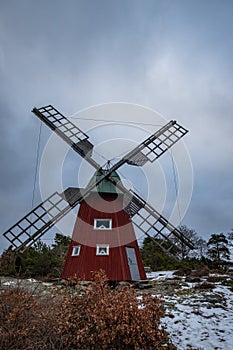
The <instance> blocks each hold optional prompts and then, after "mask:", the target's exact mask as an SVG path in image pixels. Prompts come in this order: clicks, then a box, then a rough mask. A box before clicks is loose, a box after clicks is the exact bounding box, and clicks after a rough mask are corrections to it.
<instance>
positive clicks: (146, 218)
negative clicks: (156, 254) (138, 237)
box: [118, 184, 194, 258]
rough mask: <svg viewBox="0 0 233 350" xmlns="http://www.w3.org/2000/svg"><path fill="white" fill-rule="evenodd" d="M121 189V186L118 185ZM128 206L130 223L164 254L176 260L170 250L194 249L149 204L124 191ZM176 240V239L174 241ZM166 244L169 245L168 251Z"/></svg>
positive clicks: (190, 242)
mask: <svg viewBox="0 0 233 350" xmlns="http://www.w3.org/2000/svg"><path fill="white" fill-rule="evenodd" d="M118 187H120V188H121V185H120V184H118ZM124 199H125V200H126V202H127V203H128V205H127V206H126V207H125V211H126V212H127V213H128V214H129V215H130V216H131V218H132V222H133V223H134V224H135V226H137V227H138V228H139V229H140V230H141V231H142V232H143V233H144V234H145V235H146V236H148V237H150V238H151V239H152V240H153V241H154V242H155V243H156V244H157V245H158V246H159V247H160V248H161V249H162V250H163V251H164V252H165V253H166V254H168V255H169V256H172V257H173V258H176V256H175V255H174V254H172V253H171V249H172V248H175V249H176V250H179V251H180V252H181V251H182V248H183V246H186V247H188V248H189V249H194V245H193V243H192V241H191V240H190V239H188V238H187V237H185V236H184V235H183V234H182V233H181V232H180V231H179V230H178V229H177V228H176V227H175V226H174V225H172V224H171V223H170V222H169V221H168V220H167V219H166V218H164V217H163V216H162V215H161V214H160V213H159V212H157V211H156V210H155V209H154V208H153V207H152V206H151V205H150V204H148V203H147V202H145V201H144V200H143V199H142V198H141V197H140V196H139V195H138V194H136V193H135V192H133V191H128V190H126V191H125V198H124ZM174 238H176V239H174ZM167 242H169V243H170V247H169V249H167V248H166V247H165V246H167Z"/></svg>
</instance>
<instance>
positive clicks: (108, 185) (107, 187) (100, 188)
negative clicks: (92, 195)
mask: <svg viewBox="0 0 233 350" xmlns="http://www.w3.org/2000/svg"><path fill="white" fill-rule="evenodd" d="M101 176H102V173H101V172H100V171H98V170H97V171H96V172H95V174H94V175H93V176H92V178H91V180H90V181H89V183H88V186H90V185H92V184H94V183H95V182H96V181H98V179H99V178H100V177H101ZM111 177H113V178H114V180H115V181H116V182H119V181H121V179H120V177H119V175H118V174H117V173H116V172H115V171H113V172H112V173H111ZM91 192H99V193H118V194H120V193H121V194H122V191H121V190H120V189H119V188H117V187H116V186H115V185H114V184H113V183H112V182H111V181H109V180H107V179H104V180H103V181H101V182H100V183H99V184H98V185H97V186H95V187H94V188H93V189H92V190H91Z"/></svg>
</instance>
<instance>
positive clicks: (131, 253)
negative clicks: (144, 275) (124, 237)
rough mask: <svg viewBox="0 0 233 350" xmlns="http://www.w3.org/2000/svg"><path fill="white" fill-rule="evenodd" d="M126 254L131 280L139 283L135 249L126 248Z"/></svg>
mask: <svg viewBox="0 0 233 350" xmlns="http://www.w3.org/2000/svg"><path fill="white" fill-rule="evenodd" d="M126 254H127V258H128V264H129V270H130V275H131V279H132V280H133V281H139V280H140V274H139V270H138V262H137V258H136V253H135V249H134V248H133V247H126Z"/></svg>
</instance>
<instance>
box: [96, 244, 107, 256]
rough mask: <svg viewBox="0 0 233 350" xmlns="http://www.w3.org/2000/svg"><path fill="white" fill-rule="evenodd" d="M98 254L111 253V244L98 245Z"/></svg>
mask: <svg viewBox="0 0 233 350" xmlns="http://www.w3.org/2000/svg"><path fill="white" fill-rule="evenodd" d="M96 255H109V245H108V244H99V245H97V246H96Z"/></svg>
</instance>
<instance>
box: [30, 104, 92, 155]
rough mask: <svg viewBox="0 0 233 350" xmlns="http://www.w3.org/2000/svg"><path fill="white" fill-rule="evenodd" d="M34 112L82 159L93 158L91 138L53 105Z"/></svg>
mask: <svg viewBox="0 0 233 350" xmlns="http://www.w3.org/2000/svg"><path fill="white" fill-rule="evenodd" d="M32 112H33V113H34V114H35V115H36V116H37V117H38V118H40V119H41V120H42V121H43V122H44V123H45V124H46V125H48V126H49V127H50V129H52V130H54V131H55V132H56V133H57V134H58V135H59V136H60V137H61V138H62V139H63V140H64V141H66V142H67V143H68V144H69V145H70V146H71V147H72V148H74V149H75V151H76V152H78V153H79V154H80V155H81V156H82V157H91V154H92V149H93V145H92V144H91V143H90V142H89V141H88V138H89V136H88V135H87V134H85V133H84V132H83V131H82V130H81V129H79V128H78V127H77V126H76V125H74V124H73V123H72V122H71V121H70V120H69V119H67V118H66V117H65V116H64V115H63V114H61V113H60V112H59V111H58V110H57V109H56V108H54V107H53V106H52V105H48V106H45V107H41V108H39V109H37V108H33V110H32Z"/></svg>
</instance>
